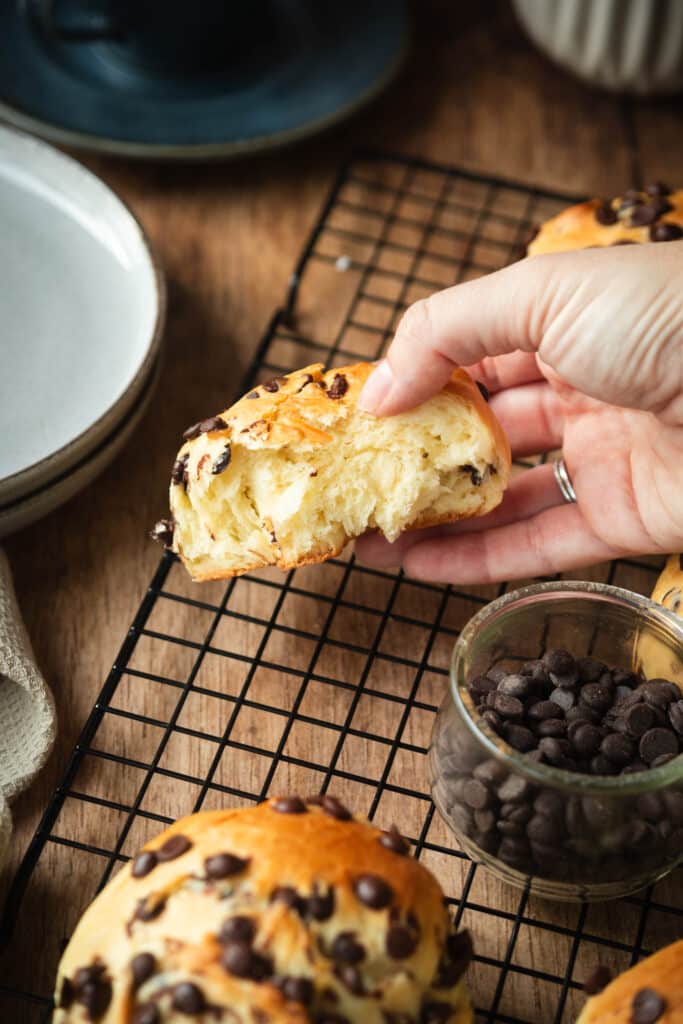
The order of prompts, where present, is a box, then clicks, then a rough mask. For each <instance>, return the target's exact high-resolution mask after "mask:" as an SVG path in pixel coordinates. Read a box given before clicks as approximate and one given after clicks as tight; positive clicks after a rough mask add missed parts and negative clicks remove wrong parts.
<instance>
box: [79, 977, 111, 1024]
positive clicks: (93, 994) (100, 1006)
mask: <svg viewBox="0 0 683 1024" xmlns="http://www.w3.org/2000/svg"><path fill="white" fill-rule="evenodd" d="M104 970H105V968H104V965H103V964H93V966H92V967H85V968H81V969H80V970H79V971H76V974H75V976H74V987H75V989H76V1002H77V1003H80V1005H81V1006H82V1007H83V1009H84V1010H85V1012H86V1015H87V1017H88V1019H89V1020H91V1021H97V1020H99V1019H100V1018H101V1017H103V1016H104V1014H105V1013H106V1012H107V1009H108V1008H109V1004H110V1002H111V995H112V992H111V981H110V980H109V978H107V977H106V975H105V973H104Z"/></svg>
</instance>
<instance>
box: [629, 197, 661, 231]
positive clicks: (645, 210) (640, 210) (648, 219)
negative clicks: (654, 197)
mask: <svg viewBox="0 0 683 1024" xmlns="http://www.w3.org/2000/svg"><path fill="white" fill-rule="evenodd" d="M658 216H659V214H658V212H657V207H656V206H655V204H654V203H641V204H640V205H639V206H635V207H634V208H633V213H632V214H631V225H632V227H634V228H642V227H645V225H646V224H653V223H654V222H655V221H656V220H657V217H658Z"/></svg>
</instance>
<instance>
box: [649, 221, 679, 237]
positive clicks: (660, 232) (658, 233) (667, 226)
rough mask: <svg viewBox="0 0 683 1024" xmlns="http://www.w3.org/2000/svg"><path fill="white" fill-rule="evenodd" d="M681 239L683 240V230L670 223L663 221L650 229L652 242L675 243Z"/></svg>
mask: <svg viewBox="0 0 683 1024" xmlns="http://www.w3.org/2000/svg"><path fill="white" fill-rule="evenodd" d="M679 238H683V228H680V227H679V226H678V224H672V223H671V222H670V221H661V222H660V223H659V224H653V225H652V227H651V228H650V241H651V242H675V241H676V240H677V239H679Z"/></svg>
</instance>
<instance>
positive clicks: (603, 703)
mask: <svg viewBox="0 0 683 1024" xmlns="http://www.w3.org/2000/svg"><path fill="white" fill-rule="evenodd" d="M581 700H582V702H583V703H584V704H586V705H587V706H588V707H589V708H591V709H592V710H593V711H598V712H601V711H607V709H608V708H609V707H611V705H612V694H611V692H610V690H609V689H608V688H607V687H606V686H603V685H602V684H601V683H588V684H587V685H586V686H583V687H582V688H581Z"/></svg>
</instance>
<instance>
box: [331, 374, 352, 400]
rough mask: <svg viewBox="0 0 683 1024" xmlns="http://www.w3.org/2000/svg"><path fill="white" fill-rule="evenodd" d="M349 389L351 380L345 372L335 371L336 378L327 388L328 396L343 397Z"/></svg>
mask: <svg viewBox="0 0 683 1024" xmlns="http://www.w3.org/2000/svg"><path fill="white" fill-rule="evenodd" d="M348 390H349V382H348V380H347V379H346V377H345V376H344V374H343V373H335V375H334V379H333V381H332V383H331V384H330V386H329V388H328V389H327V397H328V398H343V397H344V395H345V394H346V392H347V391H348Z"/></svg>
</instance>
